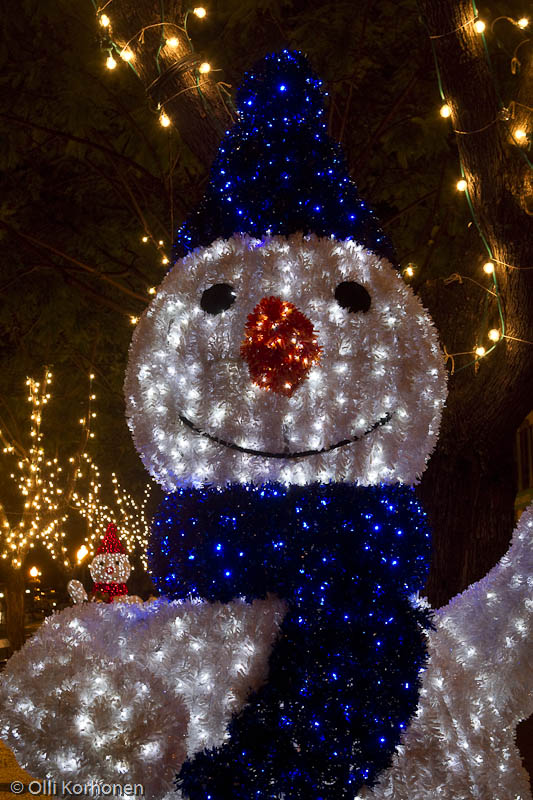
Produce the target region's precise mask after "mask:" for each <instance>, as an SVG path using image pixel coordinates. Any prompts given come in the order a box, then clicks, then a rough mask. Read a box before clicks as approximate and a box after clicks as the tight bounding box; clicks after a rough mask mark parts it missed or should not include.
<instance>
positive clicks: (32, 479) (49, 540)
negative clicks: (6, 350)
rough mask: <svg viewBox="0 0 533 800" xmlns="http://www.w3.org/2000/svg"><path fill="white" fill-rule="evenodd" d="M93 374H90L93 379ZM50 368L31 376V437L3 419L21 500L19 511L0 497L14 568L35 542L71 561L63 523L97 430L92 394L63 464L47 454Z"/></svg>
mask: <svg viewBox="0 0 533 800" xmlns="http://www.w3.org/2000/svg"><path fill="white" fill-rule="evenodd" d="M93 377H94V376H92V375H91V376H90V380H91V381H92V379H93ZM51 382H52V374H51V372H50V371H49V370H48V369H47V368H45V370H44V374H43V377H42V379H41V381H36V380H34V379H33V378H28V379H27V381H26V385H27V386H28V390H29V395H28V402H29V403H31V412H30V425H29V431H28V436H27V442H26V443H24V441H21V440H20V439H15V437H14V436H13V435H12V434H11V433H10V431H9V430H8V428H7V426H6V425H5V424H2V428H1V429H0V442H1V444H2V445H3V450H2V452H3V455H5V456H7V457H11V458H16V459H17V461H16V468H15V470H14V471H13V472H11V473H10V477H11V479H12V481H13V482H14V483H15V484H16V486H17V489H18V493H19V495H20V499H21V505H20V506H19V508H18V509H17V511H16V512H8V510H7V509H6V505H5V503H4V502H1V501H0V524H1V525H2V537H1V539H0V555H1V557H2V559H3V560H5V561H6V562H7V563H8V565H9V566H10V567H12V568H14V569H19V568H21V567H22V566H23V564H24V560H25V558H26V556H27V554H28V552H29V550H30V549H31V548H33V547H34V546H35V543H36V542H40V543H41V544H42V545H43V546H44V547H45V548H46V549H47V550H48V551H49V552H50V555H51V556H52V558H54V559H56V560H58V561H61V562H62V563H63V565H64V566H65V567H70V561H69V559H68V555H67V549H66V546H65V541H64V539H65V532H64V530H63V525H64V523H65V521H66V519H67V516H68V509H69V504H70V501H71V498H72V495H73V492H74V487H75V485H76V481H77V479H78V474H79V468H80V463H81V461H82V459H83V458H84V456H85V455H86V453H85V451H86V448H87V444H88V441H89V439H90V438H92V437H93V436H94V434H93V433H92V432H91V429H90V423H91V421H92V419H93V418H94V417H95V416H96V413H95V412H94V411H93V410H92V401H93V400H94V398H95V396H94V394H92V392H91V394H90V396H89V401H88V409H87V414H86V416H85V417H84V418H82V419H80V424H81V425H82V433H81V437H80V441H79V443H78V446H77V450H76V452H75V454H74V455H73V456H71V457H70V458H69V460H68V465H66V466H62V465H61V463H60V461H59V459H58V458H57V457H51V456H49V455H47V452H46V449H45V445H44V434H43V431H42V421H43V412H44V407H45V406H46V404H47V403H48V402H49V400H50V397H51V395H50V391H49V389H50V384H51Z"/></svg>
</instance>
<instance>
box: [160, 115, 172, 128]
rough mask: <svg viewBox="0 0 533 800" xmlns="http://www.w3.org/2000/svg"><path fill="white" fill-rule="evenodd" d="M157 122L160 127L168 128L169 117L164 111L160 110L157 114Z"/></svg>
mask: <svg viewBox="0 0 533 800" xmlns="http://www.w3.org/2000/svg"><path fill="white" fill-rule="evenodd" d="M159 124H160V125H161V127H162V128H168V126H169V125H170V117H169V116H168V114H166V113H165V112H164V111H162V112H161V113H160V115H159Z"/></svg>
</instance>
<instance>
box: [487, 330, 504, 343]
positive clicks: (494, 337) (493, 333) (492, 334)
mask: <svg viewBox="0 0 533 800" xmlns="http://www.w3.org/2000/svg"><path fill="white" fill-rule="evenodd" d="M487 335H488V337H489V339H490V340H491V342H499V341H500V336H501V333H500V331H499V330H498V329H497V328H491V329H490V331H489V332H488V334H487Z"/></svg>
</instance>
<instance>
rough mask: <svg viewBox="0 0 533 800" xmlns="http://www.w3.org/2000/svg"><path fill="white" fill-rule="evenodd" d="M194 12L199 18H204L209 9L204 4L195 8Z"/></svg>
mask: <svg viewBox="0 0 533 800" xmlns="http://www.w3.org/2000/svg"><path fill="white" fill-rule="evenodd" d="M192 13H193V14H196V16H197V17H198V19H203V18H204V17H205V15H206V14H207V11H206V10H205V8H203V7H202V6H198V8H193V12H192Z"/></svg>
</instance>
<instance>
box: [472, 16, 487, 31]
mask: <svg viewBox="0 0 533 800" xmlns="http://www.w3.org/2000/svg"><path fill="white" fill-rule="evenodd" d="M474 30H475V31H476V32H477V33H483V31H484V30H485V23H484V22H483V20H482V19H476V21H475V22H474Z"/></svg>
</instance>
